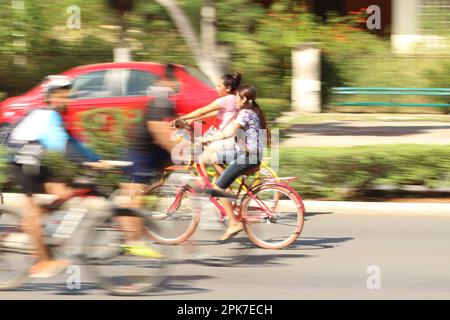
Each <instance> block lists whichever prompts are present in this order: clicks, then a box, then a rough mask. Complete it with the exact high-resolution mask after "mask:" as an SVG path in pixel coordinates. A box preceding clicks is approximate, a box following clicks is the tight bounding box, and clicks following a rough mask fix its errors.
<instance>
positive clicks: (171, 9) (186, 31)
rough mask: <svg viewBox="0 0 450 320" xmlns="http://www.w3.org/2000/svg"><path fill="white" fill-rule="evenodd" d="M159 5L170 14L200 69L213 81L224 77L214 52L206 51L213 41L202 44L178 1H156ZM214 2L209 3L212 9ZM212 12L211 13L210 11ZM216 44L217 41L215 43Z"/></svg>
mask: <svg viewBox="0 0 450 320" xmlns="http://www.w3.org/2000/svg"><path fill="white" fill-rule="evenodd" d="M155 1H156V2H157V3H158V4H159V5H161V6H162V7H164V8H165V9H166V11H167V12H168V14H169V16H170V18H171V19H172V20H173V22H174V23H175V26H176V27H177V29H178V31H179V32H180V34H181V36H182V37H183V39H184V41H185V42H186V45H187V46H188V47H189V49H190V50H191V52H192V54H193V55H194V58H195V60H196V62H197V65H198V67H199V68H200V70H201V71H203V73H205V74H206V75H207V76H208V77H209V78H210V79H211V80H212V81H214V82H216V81H217V80H218V79H219V78H220V76H221V75H222V70H221V67H220V64H219V63H218V62H217V61H216V59H215V58H214V52H209V51H210V50H205V46H206V47H209V48H210V44H211V41H209V43H208V44H206V43H203V45H202V44H201V43H200V41H199V38H198V36H197V34H196V33H195V31H194V28H193V27H192V24H191V22H190V21H189V19H188V17H187V16H186V14H185V13H184V11H183V10H181V9H180V7H179V6H178V5H177V3H176V0H155ZM211 5H212V2H209V1H208V3H207V6H209V7H211ZM210 12H211V11H210ZM214 42H215V41H214Z"/></svg>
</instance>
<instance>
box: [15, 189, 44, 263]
mask: <svg viewBox="0 0 450 320" xmlns="http://www.w3.org/2000/svg"><path fill="white" fill-rule="evenodd" d="M23 210H24V215H23V220H22V224H23V226H24V231H25V232H26V233H27V234H28V235H29V236H30V237H31V239H32V241H33V243H34V244H35V245H36V256H37V260H38V262H45V261H49V260H50V254H49V252H48V248H47V246H46V245H45V243H44V236H43V232H42V228H41V225H42V217H43V215H44V212H43V210H42V208H41V207H40V206H39V205H38V204H37V203H36V202H35V201H34V199H33V198H32V197H31V196H27V197H26V199H25V200H24V202H23Z"/></svg>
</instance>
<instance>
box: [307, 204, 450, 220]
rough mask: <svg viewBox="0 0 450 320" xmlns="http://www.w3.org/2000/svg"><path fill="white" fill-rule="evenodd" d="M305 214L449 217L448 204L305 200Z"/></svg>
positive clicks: (449, 208) (449, 205) (449, 207)
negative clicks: (331, 213) (330, 213)
mask: <svg viewBox="0 0 450 320" xmlns="http://www.w3.org/2000/svg"><path fill="white" fill-rule="evenodd" d="M304 203H305V207H306V212H307V213H308V212H333V213H335V214H358V215H365V214H376V215H380V214H389V215H390V214H395V215H405V216H411V215H439V216H445V215H448V216H450V203H424V202H417V203H412V202H400V203H399V202H350V201H315V200H305V201H304Z"/></svg>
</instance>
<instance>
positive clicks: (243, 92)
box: [236, 85, 270, 144]
mask: <svg viewBox="0 0 450 320" xmlns="http://www.w3.org/2000/svg"><path fill="white" fill-rule="evenodd" d="M236 94H238V95H239V96H240V97H241V98H244V99H245V102H244V106H243V109H250V110H253V111H255V112H256V114H257V115H258V118H259V121H261V127H262V129H266V130H267V142H268V144H270V134H269V130H270V129H269V125H268V123H267V119H266V116H265V115H264V112H263V111H262V109H261V107H260V106H259V104H258V103H257V102H256V90H255V88H254V87H253V86H250V85H243V86H240V87H239V88H238V89H237V90H236Z"/></svg>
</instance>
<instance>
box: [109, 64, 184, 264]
mask: <svg viewBox="0 0 450 320" xmlns="http://www.w3.org/2000/svg"><path fill="white" fill-rule="evenodd" d="M174 72H175V66H174V65H171V64H168V65H167V66H166V74H165V75H164V77H163V78H162V79H160V80H159V81H157V82H156V83H155V84H153V85H152V86H150V87H149V91H148V94H149V95H151V96H154V97H155V98H154V99H153V100H152V101H151V102H150V103H149V105H148V107H147V109H146V111H145V113H144V116H143V119H142V121H141V122H140V123H139V124H138V125H137V126H136V127H135V128H134V130H133V132H132V134H131V137H130V138H131V139H130V143H129V145H128V150H127V156H126V159H127V160H129V161H131V162H133V165H132V166H131V167H130V168H129V169H128V170H127V171H128V176H129V178H130V180H131V181H130V183H122V184H121V185H120V189H121V195H125V196H127V197H129V198H130V199H131V201H130V203H127V205H126V206H130V207H133V208H139V207H140V206H141V203H140V199H141V198H140V196H141V195H142V194H143V192H144V190H145V187H146V185H148V184H150V183H153V182H156V181H157V180H158V179H159V178H160V177H161V173H162V171H163V169H164V168H165V167H166V166H168V165H170V164H172V162H171V150H172V148H173V147H174V145H175V143H176V142H175V141H172V139H171V137H172V132H173V130H174V129H173V128H171V127H170V126H169V121H171V120H172V119H173V118H174V116H175V104H174V102H173V94H174V93H175V90H176V88H177V85H178V83H177V80H176V78H175V74H174ZM155 180H156V181H155ZM147 200H148V199H147ZM117 219H118V220H119V224H120V226H121V227H122V228H124V230H125V231H126V239H127V244H128V246H127V248H126V249H127V251H129V252H130V253H132V254H137V255H141V256H148V257H154V255H155V254H157V253H156V252H155V251H154V250H153V249H152V248H150V247H148V246H146V244H145V241H144V239H145V228H144V225H143V221H142V219H141V218H138V217H131V216H129V217H126V216H122V217H117Z"/></svg>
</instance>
